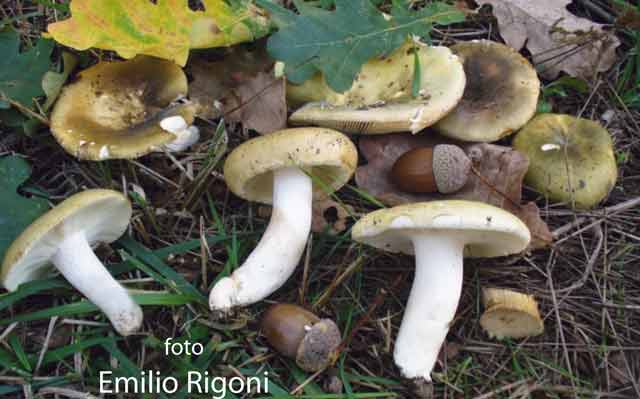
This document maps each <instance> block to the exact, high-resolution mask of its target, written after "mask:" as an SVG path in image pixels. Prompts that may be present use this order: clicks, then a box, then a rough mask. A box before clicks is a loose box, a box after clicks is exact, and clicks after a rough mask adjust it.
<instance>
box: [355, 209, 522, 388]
mask: <svg viewBox="0 0 640 399" xmlns="http://www.w3.org/2000/svg"><path fill="white" fill-rule="evenodd" d="M352 237H353V239H354V240H355V241H358V242H361V243H364V244H367V245H371V246H373V247H376V248H380V249H382V250H385V251H389V252H399V253H404V254H409V255H412V254H414V255H415V261H416V272H415V277H414V280H413V286H412V288H411V293H410V294H409V300H408V302H407V307H406V309H405V312H404V317H403V319H402V324H401V326H400V331H399V333H398V337H397V339H396V344H395V349H394V360H395V362H396V364H397V365H398V366H399V367H400V369H401V371H402V373H403V375H404V376H405V377H407V378H420V377H421V378H424V379H426V380H427V381H430V380H431V370H432V369H433V367H434V365H435V362H436V359H437V357H438V353H439V351H440V346H441V345H442V343H443V342H444V340H445V337H446V336H447V331H448V330H449V325H450V324H451V322H452V320H453V317H454V315H455V313H456V308H457V306H458V300H459V298H460V292H461V288H462V272H463V256H466V257H475V258H480V257H496V256H505V255H509V254H513V253H518V252H520V251H522V250H524V249H525V248H526V247H527V245H528V243H529V240H530V238H531V236H530V233H529V230H528V229H527V226H525V225H524V223H522V221H520V219H518V218H517V217H516V216H514V215H512V214H511V213H509V212H507V211H505V210H503V209H500V208H496V207H494V206H491V205H488V204H485V203H481V202H472V201H459V200H449V201H432V202H420V203H414V204H408V205H401V206H397V207H394V208H389V209H380V210H377V211H374V212H372V213H369V214H367V215H366V216H364V217H363V218H362V219H360V220H359V221H358V222H357V223H356V224H355V225H354V226H353V229H352Z"/></svg>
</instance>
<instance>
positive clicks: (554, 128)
mask: <svg viewBox="0 0 640 399" xmlns="http://www.w3.org/2000/svg"><path fill="white" fill-rule="evenodd" d="M513 147H514V148H515V149H516V150H518V151H520V152H522V153H524V154H525V155H526V156H527V157H528V158H529V170H528V171H527V175H526V176H525V182H526V183H527V184H528V185H530V186H531V187H533V188H534V189H536V190H538V191H539V192H541V193H543V194H544V195H546V196H547V197H548V198H549V199H550V200H552V201H563V202H566V203H568V204H570V206H572V207H575V208H578V209H588V208H591V207H593V206H595V205H597V204H598V203H599V202H600V201H602V200H603V199H604V198H605V197H606V196H607V195H608V194H609V192H610V191H611V190H612V189H613V187H614V186H615V184H616V179H617V176H618V168H617V165H616V160H615V156H614V154H613V143H612V140H611V135H610V134H609V132H607V130H606V129H605V128H603V127H602V126H600V124H598V123H597V122H593V121H590V120H587V119H582V118H576V117H574V116H571V115H558V114H541V115H538V116H536V117H535V118H534V119H533V120H531V122H529V123H528V124H527V125H526V126H525V127H524V128H523V129H522V130H521V131H520V132H518V134H517V135H516V137H515V139H514V140H513Z"/></svg>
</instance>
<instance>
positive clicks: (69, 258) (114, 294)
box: [51, 232, 143, 335]
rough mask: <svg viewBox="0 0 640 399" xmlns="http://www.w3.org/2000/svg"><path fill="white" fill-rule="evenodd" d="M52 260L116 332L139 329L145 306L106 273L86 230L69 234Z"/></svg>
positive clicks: (126, 333)
mask: <svg viewBox="0 0 640 399" xmlns="http://www.w3.org/2000/svg"><path fill="white" fill-rule="evenodd" d="M51 261H52V263H53V264H54V266H55V267H56V268H57V269H58V270H59V271H60V273H62V275H63V276H64V277H65V278H66V279H67V281H69V283H70V284H71V285H72V286H73V287H75V288H76V289H77V290H78V291H80V292H81V293H82V294H84V296H86V297H87V298H88V299H89V300H90V301H91V302H93V304H94V305H96V306H97V307H98V308H99V309H100V310H102V312H104V314H105V315H106V316H107V318H109V320H110V321H111V324H112V325H113V327H114V328H115V329H116V331H118V332H119V333H120V334H122V335H129V334H131V333H133V332H135V331H136V330H138V329H139V328H140V326H141V325H142V318H143V314H142V309H140V306H138V304H137V303H135V302H134V301H133V299H131V297H130V296H129V294H128V293H127V291H126V290H125V289H124V288H123V287H122V286H121V285H120V284H119V283H118V282H117V281H116V280H115V279H114V278H113V277H112V276H111V274H109V272H107V269H106V268H105V267H104V265H103V264H102V262H100V260H99V259H98V258H97V257H96V254H95V253H94V252H93V249H91V246H90V245H89V242H88V241H87V239H86V237H85V235H84V233H82V232H79V233H74V234H72V235H70V236H68V237H66V238H65V239H64V240H63V241H62V242H61V243H60V244H59V246H58V251H57V252H56V254H55V255H54V256H53V258H52V259H51Z"/></svg>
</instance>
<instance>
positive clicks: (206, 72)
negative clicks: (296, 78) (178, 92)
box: [189, 45, 287, 134]
mask: <svg viewBox="0 0 640 399" xmlns="http://www.w3.org/2000/svg"><path fill="white" fill-rule="evenodd" d="M255 47H256V48H255V49H254V50H253V51H250V50H248V49H244V48H235V49H233V50H230V51H229V52H228V53H227V54H226V56H225V57H224V58H223V59H222V60H221V61H207V60H204V59H202V58H195V59H193V60H192V61H191V62H190V63H189V64H190V66H189V72H190V74H191V76H192V77H193V82H191V84H190V85H189V96H190V98H191V100H192V101H194V103H195V104H196V106H197V107H198V112H197V114H198V116H200V117H203V118H209V119H213V118H217V117H220V116H224V117H225V119H226V120H229V121H235V122H242V124H243V125H244V126H245V127H246V128H249V129H253V130H255V131H257V132H258V133H262V134H266V133H271V132H273V131H276V130H280V129H283V128H284V127H286V124H287V104H286V97H285V96H286V92H285V82H284V79H283V78H276V77H275V75H274V73H273V61H272V60H270V58H269V57H268V55H267V54H266V51H265V50H264V46H260V45H258V46H255Z"/></svg>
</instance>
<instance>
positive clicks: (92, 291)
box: [0, 190, 143, 335]
mask: <svg viewBox="0 0 640 399" xmlns="http://www.w3.org/2000/svg"><path fill="white" fill-rule="evenodd" d="M130 218H131V203H129V201H128V200H127V198H126V197H125V196H124V195H122V194H120V193H118V192H117V191H112V190H87V191H83V192H81V193H78V194H75V195H72V196H71V197H69V198H67V199H66V200H64V201H63V202H62V203H60V204H59V205H58V206H56V207H55V208H53V209H51V210H50V211H48V212H47V213H45V214H44V215H42V216H41V217H40V218H38V219H37V220H36V221H35V222H33V223H32V224H31V225H29V227H27V228H26V229H25V230H24V231H23V232H22V233H21V234H20V235H19V236H18V238H16V240H15V241H14V242H13V243H12V244H11V246H10V247H9V249H8V250H7V252H6V254H5V256H4V260H3V262H2V269H1V270H0V281H2V285H3V286H4V287H5V288H6V289H7V290H9V291H14V290H16V289H17V288H18V286H19V285H20V284H23V283H27V282H29V281H33V280H38V279H39V278H42V277H44V276H46V275H47V274H48V273H49V272H50V271H51V269H52V268H51V266H53V267H55V269H57V270H58V271H59V272H60V273H61V274H62V275H63V276H64V277H65V278H66V279H67V281H68V282H69V283H70V284H71V285H72V286H73V287H75V288H76V289H77V290H78V291H80V292H81V293H82V294H84V295H85V296H86V297H87V298H88V299H89V300H90V301H91V302H93V303H94V304H95V305H96V306H97V307H98V308H99V309H100V310H102V312H104V314H105V315H106V316H107V318H108V319H109V320H110V321H111V324H113V327H114V328H115V329H116V331H118V332H119V333H120V334H122V335H128V334H131V333H133V332H135V331H136V330H137V329H138V328H140V326H141V325H142V317H143V315H142V310H141V309H140V307H139V306H138V305H137V304H136V303H135V302H134V301H133V299H132V298H131V297H130V296H129V294H128V293H127V291H126V290H125V289H124V288H123V287H122V286H121V285H120V284H119V283H118V282H117V281H116V280H115V279H114V278H113V277H112V276H111V274H109V272H108V271H107V270H106V269H105V267H104V265H103V264H102V262H100V260H99V259H98V258H97V257H96V255H95V253H94V252H93V249H92V247H93V246H95V245H97V244H98V243H111V242H113V241H115V240H116V239H117V238H118V237H120V236H121V235H122V234H123V233H124V232H125V230H126V229H127V226H128V225H129V219H130Z"/></svg>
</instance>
